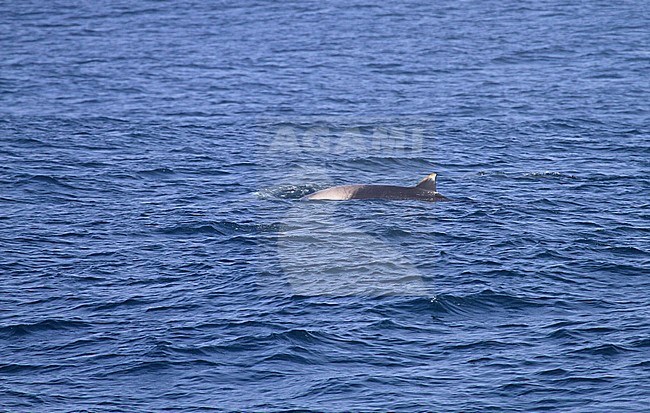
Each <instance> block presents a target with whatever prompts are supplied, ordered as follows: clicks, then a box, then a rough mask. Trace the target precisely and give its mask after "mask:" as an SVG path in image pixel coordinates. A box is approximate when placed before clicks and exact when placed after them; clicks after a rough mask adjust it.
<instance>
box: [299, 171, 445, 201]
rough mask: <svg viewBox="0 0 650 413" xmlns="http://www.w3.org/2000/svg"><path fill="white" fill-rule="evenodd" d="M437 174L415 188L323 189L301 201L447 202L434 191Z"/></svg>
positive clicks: (422, 181)
mask: <svg viewBox="0 0 650 413" xmlns="http://www.w3.org/2000/svg"><path fill="white" fill-rule="evenodd" d="M436 178H437V174H435V173H432V174H431V175H428V176H427V177H426V178H424V179H423V180H421V181H420V183H418V184H417V185H415V186H395V185H343V186H334V187H332V188H327V189H323V190H322V191H318V192H314V193H313V194H310V195H307V196H305V197H303V198H302V199H303V200H322V201H345V200H348V199H391V200H406V199H414V200H418V201H428V202H435V201H449V198H446V197H444V196H442V195H440V194H439V193H438V192H437V191H436Z"/></svg>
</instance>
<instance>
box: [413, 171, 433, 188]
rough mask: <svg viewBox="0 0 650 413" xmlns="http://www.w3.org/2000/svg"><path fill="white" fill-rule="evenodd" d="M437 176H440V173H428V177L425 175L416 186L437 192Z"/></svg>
mask: <svg viewBox="0 0 650 413" xmlns="http://www.w3.org/2000/svg"><path fill="white" fill-rule="evenodd" d="M437 176H438V174H436V173H435V172H434V173H432V174H431V175H428V176H427V177H425V178H424V179H423V180H421V181H420V183H419V184H417V185H415V187H416V188H420V189H426V190H427V191H433V192H436V177H437Z"/></svg>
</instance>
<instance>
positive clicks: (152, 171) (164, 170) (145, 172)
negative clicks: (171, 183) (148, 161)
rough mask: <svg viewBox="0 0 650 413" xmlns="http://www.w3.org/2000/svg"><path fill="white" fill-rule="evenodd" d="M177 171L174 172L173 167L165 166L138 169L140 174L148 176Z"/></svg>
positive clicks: (169, 173) (170, 173) (163, 174)
mask: <svg viewBox="0 0 650 413" xmlns="http://www.w3.org/2000/svg"><path fill="white" fill-rule="evenodd" d="M175 173H176V172H174V170H173V169H171V168H164V167H163V168H155V169H145V170H141V171H138V175H141V176H147V177H161V176H168V175H174V174H175Z"/></svg>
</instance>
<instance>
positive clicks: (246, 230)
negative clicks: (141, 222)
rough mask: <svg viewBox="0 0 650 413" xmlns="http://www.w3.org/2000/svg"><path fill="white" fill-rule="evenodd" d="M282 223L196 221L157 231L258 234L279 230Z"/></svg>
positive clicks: (185, 233) (167, 232)
mask: <svg viewBox="0 0 650 413" xmlns="http://www.w3.org/2000/svg"><path fill="white" fill-rule="evenodd" d="M282 228H283V225H282V224H280V223H271V224H240V223H237V222H232V221H217V222H197V223H192V224H190V223H187V224H178V225H174V226H172V227H168V228H162V229H159V230H158V231H159V232H161V233H163V234H168V235H193V234H196V235H198V234H216V235H237V234H259V233H264V232H278V231H281V230H282Z"/></svg>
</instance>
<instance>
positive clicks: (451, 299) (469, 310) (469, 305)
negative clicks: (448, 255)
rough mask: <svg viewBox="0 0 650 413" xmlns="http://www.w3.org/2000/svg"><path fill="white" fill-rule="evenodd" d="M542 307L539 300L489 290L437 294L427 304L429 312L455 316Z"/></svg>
mask: <svg viewBox="0 0 650 413" xmlns="http://www.w3.org/2000/svg"><path fill="white" fill-rule="evenodd" d="M542 306H544V304H543V303H540V302H539V300H533V299H530V298H523V297H517V296H515V295H511V294H503V293H497V292H494V291H492V290H489V289H487V290H484V291H481V292H479V293H475V294H468V295H465V296H456V295H451V294H439V295H436V296H435V297H434V298H432V299H430V300H429V302H428V307H429V311H430V310H431V309H432V310H433V311H434V312H435V313H440V314H455V315H464V314H480V313H484V312H488V311H490V312H494V311H498V310H503V311H512V310H516V311H522V310H525V309H530V308H539V307H542Z"/></svg>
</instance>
